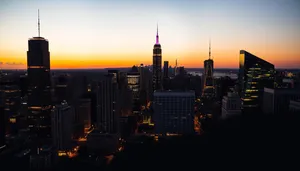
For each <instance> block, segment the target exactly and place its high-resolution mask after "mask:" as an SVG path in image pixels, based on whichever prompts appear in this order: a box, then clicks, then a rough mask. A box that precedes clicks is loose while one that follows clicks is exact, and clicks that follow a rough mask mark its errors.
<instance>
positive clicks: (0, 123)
mask: <svg viewBox="0 0 300 171" xmlns="http://www.w3.org/2000/svg"><path fill="white" fill-rule="evenodd" d="M5 125H6V119H5V115H4V93H3V92H1V91H0V152H1V150H2V149H3V148H4V147H5Z"/></svg>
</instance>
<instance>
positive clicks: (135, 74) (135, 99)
mask: <svg viewBox="0 0 300 171" xmlns="http://www.w3.org/2000/svg"><path fill="white" fill-rule="evenodd" d="M140 75H141V74H140V72H139V70H138V68H137V67H136V66H133V67H132V69H131V70H130V71H129V72H128V73H127V81H128V84H127V85H128V87H129V89H130V90H131V92H132V112H133V113H134V114H139V112H140V108H141V105H140V90H141V89H140V86H141V83H140V81H141V76H140Z"/></svg>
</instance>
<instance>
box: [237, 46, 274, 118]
mask: <svg viewBox="0 0 300 171" xmlns="http://www.w3.org/2000/svg"><path fill="white" fill-rule="evenodd" d="M239 86H240V96H241V99H242V111H243V112H244V113H253V112H257V111H260V110H261V109H262V108H261V105H262V102H263V92H264V87H267V88H274V65H273V64H271V63H269V62H267V61H264V60H263V59H260V58H259V57H257V56H254V55H253V54H251V53H249V52H247V51H245V50H241V51H240V69H239Z"/></svg>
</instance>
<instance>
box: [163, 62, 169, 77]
mask: <svg viewBox="0 0 300 171" xmlns="http://www.w3.org/2000/svg"><path fill="white" fill-rule="evenodd" d="M166 78H169V61H164V79H166Z"/></svg>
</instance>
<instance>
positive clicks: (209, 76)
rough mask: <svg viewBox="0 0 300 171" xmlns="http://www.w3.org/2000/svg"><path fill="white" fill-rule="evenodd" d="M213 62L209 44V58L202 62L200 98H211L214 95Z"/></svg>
mask: <svg viewBox="0 0 300 171" xmlns="http://www.w3.org/2000/svg"><path fill="white" fill-rule="evenodd" d="M213 74H214V61H213V59H211V48H210V42H209V58H208V59H207V60H205V61H204V74H203V90H202V97H205V98H213V97H214V94H215V87H214V79H213Z"/></svg>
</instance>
